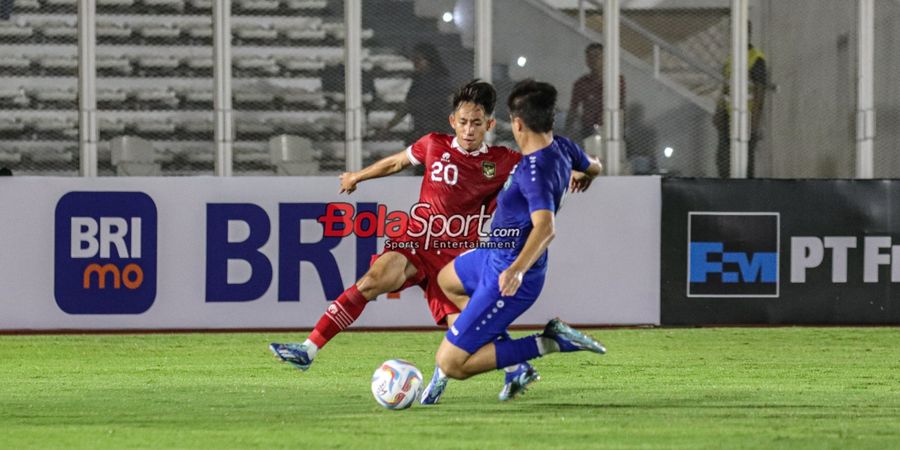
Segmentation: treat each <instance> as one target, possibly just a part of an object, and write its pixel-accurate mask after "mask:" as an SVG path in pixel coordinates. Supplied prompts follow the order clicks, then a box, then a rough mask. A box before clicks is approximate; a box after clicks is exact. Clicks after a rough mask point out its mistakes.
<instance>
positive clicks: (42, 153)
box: [27, 145, 76, 164]
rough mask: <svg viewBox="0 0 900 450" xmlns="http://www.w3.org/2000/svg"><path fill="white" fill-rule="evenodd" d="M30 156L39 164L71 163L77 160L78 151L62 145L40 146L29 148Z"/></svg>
mask: <svg viewBox="0 0 900 450" xmlns="http://www.w3.org/2000/svg"><path fill="white" fill-rule="evenodd" d="M27 153H28V157H29V158H30V159H31V161H33V162H35V163H37V164H60V163H70V162H72V161H74V160H75V153H76V151H72V149H71V148H67V147H62V146H57V145H54V146H38V147H32V148H29V149H28V150H27Z"/></svg>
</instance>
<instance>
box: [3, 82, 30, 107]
mask: <svg viewBox="0 0 900 450" xmlns="http://www.w3.org/2000/svg"><path fill="white" fill-rule="evenodd" d="M30 102H31V100H30V98H29V96H28V93H27V92H26V91H25V88H24V87H22V86H2V87H0V104H2V105H7V106H13V107H17V108H24V107H26V106H28V104H29V103H30Z"/></svg>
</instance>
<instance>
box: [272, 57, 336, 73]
mask: <svg viewBox="0 0 900 450" xmlns="http://www.w3.org/2000/svg"><path fill="white" fill-rule="evenodd" d="M278 64H280V65H281V67H282V68H284V70H286V71H288V72H317V71H320V70H324V69H325V62H324V61H322V60H320V59H319V58H316V57H309V56H290V55H289V56H282V57H280V58H278Z"/></svg>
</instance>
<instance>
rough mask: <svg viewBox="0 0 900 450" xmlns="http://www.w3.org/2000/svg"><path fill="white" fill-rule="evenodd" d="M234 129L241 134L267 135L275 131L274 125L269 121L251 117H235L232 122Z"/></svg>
mask: <svg viewBox="0 0 900 450" xmlns="http://www.w3.org/2000/svg"><path fill="white" fill-rule="evenodd" d="M234 127H235V131H237V133H238V134H241V135H245V134H247V135H265V136H269V135H271V134H272V133H274V132H275V127H274V126H273V124H272V123H271V122H269V121H265V120H259V119H251V118H247V117H243V118H240V119H236V120H235V123H234Z"/></svg>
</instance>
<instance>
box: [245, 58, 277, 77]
mask: <svg viewBox="0 0 900 450" xmlns="http://www.w3.org/2000/svg"><path fill="white" fill-rule="evenodd" d="M234 66H235V68H237V69H239V70H243V71H248V72H262V73H265V74H267V75H277V74H278V72H280V69H279V68H278V62H277V61H275V58H272V57H271V56H237V57H235V58H234Z"/></svg>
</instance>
